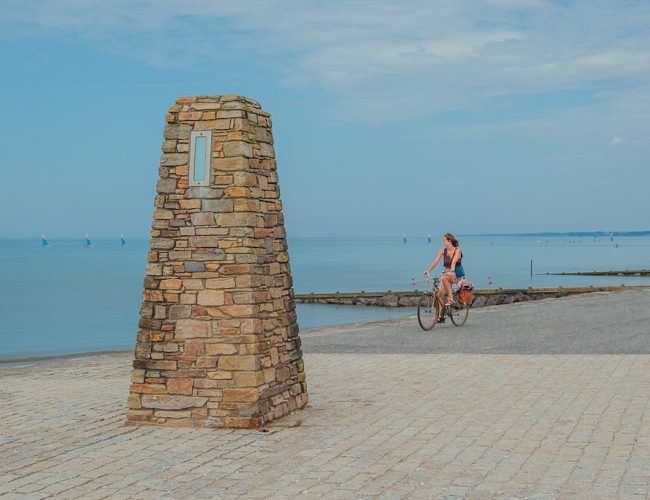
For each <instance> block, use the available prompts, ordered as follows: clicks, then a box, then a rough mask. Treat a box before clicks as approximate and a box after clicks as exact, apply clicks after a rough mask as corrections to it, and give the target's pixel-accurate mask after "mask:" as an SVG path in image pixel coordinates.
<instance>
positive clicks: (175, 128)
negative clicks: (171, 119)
mask: <svg viewBox="0 0 650 500" xmlns="http://www.w3.org/2000/svg"><path fill="white" fill-rule="evenodd" d="M191 131H192V127H191V126H190V125H181V124H168V125H166V126H165V132H164V135H165V139H167V140H170V139H189V138H190V133H191Z"/></svg>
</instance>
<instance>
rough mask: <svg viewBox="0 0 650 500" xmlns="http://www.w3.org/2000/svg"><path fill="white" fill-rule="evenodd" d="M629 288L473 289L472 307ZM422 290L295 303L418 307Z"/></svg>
mask: <svg viewBox="0 0 650 500" xmlns="http://www.w3.org/2000/svg"><path fill="white" fill-rule="evenodd" d="M625 288H628V289H629V288H632V287H581V288H517V289H501V288H498V289H496V290H474V301H473V302H472V307H484V306H495V305H500V304H512V303H514V302H527V301H531V300H541V299H550V298H558V297H566V296H568V295H578V294H582V293H593V292H612V291H621V290H624V289H625ZM421 295H422V291H418V290H414V291H410V292H393V291H390V290H388V291H386V292H358V293H309V294H297V295H296V297H295V299H296V302H297V303H298V304H338V305H350V306H378V307H417V305H418V301H419V300H420V296H421Z"/></svg>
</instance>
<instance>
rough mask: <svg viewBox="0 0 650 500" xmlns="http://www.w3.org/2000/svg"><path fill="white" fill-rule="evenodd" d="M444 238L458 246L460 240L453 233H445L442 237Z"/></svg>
mask: <svg viewBox="0 0 650 500" xmlns="http://www.w3.org/2000/svg"><path fill="white" fill-rule="evenodd" d="M442 237H443V238H445V239H447V240H449V241H451V244H452V245H453V246H455V247H457V246H458V238H456V237H455V236H454V235H453V234H451V233H445V234H443V235H442Z"/></svg>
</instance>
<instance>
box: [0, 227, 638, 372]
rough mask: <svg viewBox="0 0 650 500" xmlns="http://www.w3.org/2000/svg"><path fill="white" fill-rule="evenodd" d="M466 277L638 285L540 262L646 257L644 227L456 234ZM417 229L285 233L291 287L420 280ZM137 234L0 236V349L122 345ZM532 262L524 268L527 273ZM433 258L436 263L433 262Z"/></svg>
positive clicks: (130, 333) (424, 244) (312, 312)
mask: <svg viewBox="0 0 650 500" xmlns="http://www.w3.org/2000/svg"><path fill="white" fill-rule="evenodd" d="M460 240H461V247H462V249H463V267H464V269H465V272H466V273H467V276H468V277H469V279H470V280H471V281H472V282H473V283H474V284H475V286H476V287H477V288H527V287H557V286H563V287H572V286H589V285H594V286H613V285H620V284H625V285H650V278H643V277H623V276H614V277H608V276H588V277H586V276H585V277H583V276H568V275H565V276H561V275H560V276H558V275H551V274H546V273H554V272H575V271H594V270H599V271H604V270H625V269H647V268H650V237H632V236H628V237H622V236H621V237H618V238H615V239H614V240H612V239H611V238H610V237H600V238H593V237H566V236H562V237H561V236H463V237H461V238H460ZM440 246H441V244H440V241H439V239H437V238H436V239H435V240H433V241H432V242H429V241H428V239H427V237H426V236H419V237H411V236H409V237H407V238H406V242H405V241H404V240H403V238H402V236H397V237H375V238H336V237H331V238H327V237H318V238H290V239H289V253H290V259H291V269H292V275H293V279H294V288H295V291H296V293H310V292H315V293H326V292H337V291H338V292H358V291H366V292H371V291H386V290H393V291H407V290H415V289H418V290H423V289H425V288H426V285H425V283H424V279H423V271H424V270H425V269H426V268H427V267H428V266H429V264H430V263H431V262H432V260H433V258H434V257H435V254H436V252H437V251H438V250H439V248H440ZM147 247H148V239H146V238H139V239H138V238H130V239H128V241H127V245H126V246H121V244H120V239H119V238H111V239H93V240H92V246H90V247H86V246H85V245H84V241H83V240H82V239H81V238H79V239H56V238H52V239H51V240H50V241H49V245H48V246H47V247H42V246H41V242H40V239H38V238H36V239H0V277H1V286H0V360H5V361H7V360H11V361H15V360H21V359H29V358H40V357H51V356H63V355H73V354H79V353H94V352H104V351H117V350H129V349H132V348H133V346H134V344H135V336H136V332H137V323H138V311H139V307H140V301H141V293H142V283H143V277H144V268H145V261H146V253H147ZM531 266H532V275H531ZM439 270H440V269H438V271H439ZM297 312H298V321H299V324H300V328H301V330H303V331H304V330H309V329H313V328H320V327H327V326H336V325H344V324H350V323H361V322H367V321H378V320H385V319H392V318H399V317H403V316H407V315H411V314H413V313H414V311H413V310H412V309H401V308H399V309H390V308H376V307H364V306H332V305H318V304H299V305H298V306H297Z"/></svg>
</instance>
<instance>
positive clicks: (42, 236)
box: [41, 233, 50, 247]
mask: <svg viewBox="0 0 650 500" xmlns="http://www.w3.org/2000/svg"><path fill="white" fill-rule="evenodd" d="M49 244H50V242H49V241H47V238H46V237H45V233H42V234H41V246H43V247H46V246H49Z"/></svg>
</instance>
